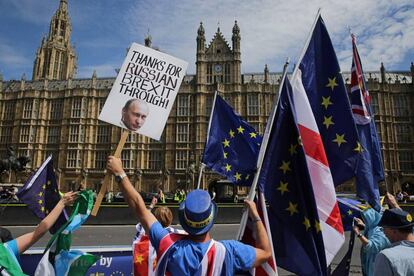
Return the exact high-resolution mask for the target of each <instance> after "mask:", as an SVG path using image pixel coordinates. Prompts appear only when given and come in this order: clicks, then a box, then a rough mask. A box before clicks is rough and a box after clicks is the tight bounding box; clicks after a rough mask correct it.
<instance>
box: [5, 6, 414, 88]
mask: <svg viewBox="0 0 414 276" xmlns="http://www.w3.org/2000/svg"><path fill="white" fill-rule="evenodd" d="M68 5H69V14H70V17H71V22H72V39H71V41H72V44H74V45H75V47H76V53H77V56H78V73H77V77H80V78H88V77H90V76H92V73H93V70H96V71H97V74H98V77H114V76H115V75H116V73H115V68H119V67H120V65H121V63H122V61H123V58H124V56H125V53H126V49H127V48H128V46H129V45H130V44H131V43H132V42H138V43H141V44H143V40H144V37H145V35H146V34H147V32H148V29H149V30H150V34H151V36H152V40H153V45H154V46H157V47H159V48H160V49H161V50H162V51H164V52H166V53H169V54H172V55H174V56H177V57H179V58H182V59H184V60H187V61H188V62H189V64H190V65H189V69H188V73H190V74H193V73H194V72H195V64H194V63H195V49H196V35H197V29H198V26H199V24H200V21H202V22H203V24H204V28H205V30H206V40H207V44H208V43H209V42H210V41H211V39H212V37H213V35H214V33H215V32H216V30H217V27H218V25H219V26H220V29H221V32H222V33H223V35H224V37H225V38H226V39H227V41H228V42H229V43H230V45H231V30H232V27H233V24H234V20H237V21H238V24H239V26H240V29H241V38H242V40H241V51H242V72H243V73H249V72H262V71H263V68H264V65H265V64H268V66H269V68H270V70H271V71H281V69H282V66H283V63H284V61H285V59H286V57H290V59H291V64H294V63H295V60H296V59H297V58H298V56H299V54H300V52H301V50H302V47H303V44H304V42H305V40H306V38H307V36H308V33H309V31H310V30H309V29H310V26H311V24H312V22H313V20H314V17H315V14H316V12H317V9H318V8H319V7H320V8H322V17H323V18H324V20H325V23H326V25H327V27H328V31H329V32H330V35H331V39H332V40H333V43H334V46H335V49H336V52H337V56H338V59H339V61H340V64H341V68H342V70H343V71H349V69H350V66H351V41H350V37H349V34H348V27H351V29H352V31H353V32H354V33H356V35H357V37H358V46H359V51H360V55H361V58H362V62H363V65H364V68H365V70H366V71H368V70H379V67H380V64H381V62H384V65H385V68H386V69H387V70H402V71H408V70H409V68H410V63H411V62H412V61H414V47H413V46H414V45H413V44H414V27H413V26H414V3H413V1H412V0H409V1H408V0H407V1H406V0H359V1H354V0H347V1H329V0H324V1H316V0H308V1H299V0H289V1H276V0H273V1H270V0H260V1H245V0H227V1H223V0H222V1H218V0H209V1H201V0H182V1H173V0H170V1H168V0H165V1H158V0H152V1H136V0H135V1H132V0H68ZM58 6H59V0H2V1H0V73H2V74H3V79H5V80H9V79H20V78H21V76H22V74H23V73H25V74H26V76H27V78H28V79H31V75H32V66H33V61H34V57H35V52H36V50H37V48H38V47H39V45H40V42H41V39H42V37H43V36H45V35H46V34H47V32H48V29H49V22H50V18H51V17H52V15H53V14H54V12H55V11H56V9H57V8H58Z"/></svg>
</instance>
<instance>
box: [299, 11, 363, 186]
mask: <svg viewBox="0 0 414 276" xmlns="http://www.w3.org/2000/svg"><path fill="white" fill-rule="evenodd" d="M299 69H300V71H301V73H302V76H301V78H302V84H303V87H304V89H305V91H306V94H307V96H308V99H309V102H310V104H311V107H312V111H313V114H314V117H315V119H316V123H317V125H318V129H319V132H320V135H321V136H322V140H323V144H324V147H325V152H326V155H327V157H328V161H329V167H330V169H331V173H332V177H333V180H334V183H335V186H337V185H339V184H342V183H343V182H344V181H346V180H349V179H351V178H352V177H354V175H355V172H356V166H357V161H358V158H359V157H358V153H359V151H360V145H359V143H358V133H357V130H356V126H355V123H354V120H353V118H352V112H351V107H350V104H349V99H348V94H347V90H346V87H345V84H344V81H343V79H342V75H341V70H340V68H339V64H338V60H337V58H336V54H335V50H334V48H333V46H332V42H331V39H330V37H329V34H328V31H327V29H326V27H325V23H324V22H323V20H322V17H321V16H319V17H318V19H317V22H316V25H315V28H314V29H313V30H312V36H311V38H310V41H309V45H308V46H307V47H306V50H305V52H304V55H303V58H302V59H301V60H300V63H299ZM292 83H293V82H292Z"/></svg>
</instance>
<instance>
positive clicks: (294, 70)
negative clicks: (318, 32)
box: [292, 8, 321, 79]
mask: <svg viewBox="0 0 414 276" xmlns="http://www.w3.org/2000/svg"><path fill="white" fill-rule="evenodd" d="M320 16H321V8H319V9H318V12H317V13H316V16H315V20H314V21H313V24H312V28H311V30H310V32H309V35H308V38H307V39H306V43H305V45H304V46H303V49H302V53H301V54H300V56H299V60H298V62H297V63H296V66H295V68H294V69H293V74H292V79H294V78H295V77H296V74H297V71H298V70H299V66H300V63H301V61H302V59H303V57H304V56H305V54H306V49H308V47H309V43H310V41H311V39H312V33H313V30H314V29H315V26H316V23H317V22H318V18H319V17H320Z"/></svg>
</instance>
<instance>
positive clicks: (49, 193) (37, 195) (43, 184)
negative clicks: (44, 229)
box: [17, 156, 67, 234]
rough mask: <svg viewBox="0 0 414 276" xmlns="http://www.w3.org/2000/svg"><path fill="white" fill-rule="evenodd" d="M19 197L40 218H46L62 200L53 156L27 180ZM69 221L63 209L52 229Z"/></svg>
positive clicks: (57, 228) (54, 229)
mask: <svg viewBox="0 0 414 276" xmlns="http://www.w3.org/2000/svg"><path fill="white" fill-rule="evenodd" d="M17 197H18V198H19V199H20V200H21V201H22V202H23V203H26V204H27V207H28V208H29V209H30V210H31V211H32V212H33V213H34V214H35V215H36V216H37V217H38V218H39V219H44V218H45V217H46V216H47V215H48V214H49V213H50V212H51V211H52V210H53V208H55V206H56V204H57V203H58V202H59V200H60V195H59V191H58V186H57V183H56V176H55V173H54V171H53V163H52V156H49V157H48V158H47V159H46V160H45V161H44V162H43V164H42V165H41V166H40V168H39V169H38V170H37V171H36V172H35V173H34V174H33V175H32V176H31V177H30V178H29V179H28V180H27V181H26V183H25V184H24V186H23V187H22V188H21V189H20V190H19V191H18V192H17ZM66 221H67V214H66V211H65V210H63V212H62V213H61V215H60V216H59V218H58V220H57V221H56V223H55V224H54V225H53V227H52V228H51V229H50V232H51V233H52V234H54V233H55V232H56V231H57V230H59V228H60V227H61V226H62V225H63V224H65V223H66Z"/></svg>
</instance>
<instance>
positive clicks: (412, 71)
mask: <svg viewBox="0 0 414 276" xmlns="http://www.w3.org/2000/svg"><path fill="white" fill-rule="evenodd" d="M410 70H411V83H414V64H413V63H412V62H411V67H410Z"/></svg>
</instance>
